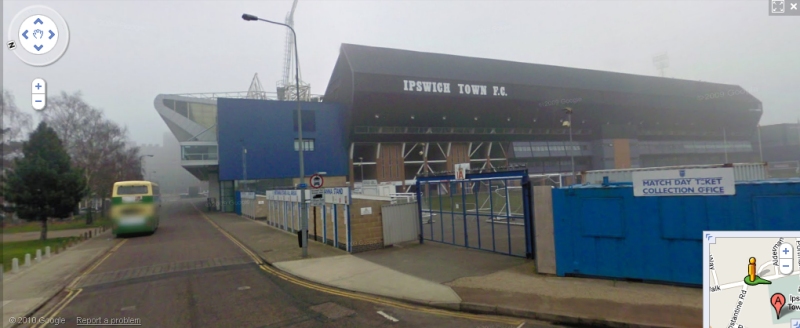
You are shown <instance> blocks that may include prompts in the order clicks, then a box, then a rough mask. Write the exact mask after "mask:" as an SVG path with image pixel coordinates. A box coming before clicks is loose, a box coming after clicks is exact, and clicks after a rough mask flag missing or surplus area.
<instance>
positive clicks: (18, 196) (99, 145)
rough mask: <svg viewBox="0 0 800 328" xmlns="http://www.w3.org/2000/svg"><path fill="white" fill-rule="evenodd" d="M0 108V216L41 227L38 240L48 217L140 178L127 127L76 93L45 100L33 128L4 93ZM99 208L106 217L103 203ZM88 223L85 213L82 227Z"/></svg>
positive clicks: (68, 213)
mask: <svg viewBox="0 0 800 328" xmlns="http://www.w3.org/2000/svg"><path fill="white" fill-rule="evenodd" d="M2 106H3V107H2V112H3V129H2V131H1V132H0V133H2V147H3V148H2V149H3V154H2V155H3V174H2V175H1V176H2V179H3V180H2V181H1V182H0V183H2V188H0V190H2V196H3V198H4V200H5V202H4V206H3V207H4V208H3V211H4V212H6V213H16V214H17V216H18V217H19V218H21V219H24V220H28V221H39V222H41V224H42V233H41V238H42V239H43V240H44V239H47V221H48V219H49V218H60V219H63V218H67V217H70V216H72V215H73V214H74V213H75V211H76V209H77V207H78V205H79V203H80V202H81V201H84V200H93V199H99V200H105V199H106V198H109V197H111V192H112V190H111V189H112V187H113V184H114V182H116V181H124V180H141V179H143V176H142V167H141V161H140V157H139V156H140V155H139V148H138V147H136V146H134V145H133V143H132V141H131V140H130V139H129V138H128V130H127V128H126V127H124V126H120V125H118V124H117V123H115V122H113V121H111V120H109V119H107V118H106V117H105V116H104V114H103V111H102V110H101V109H99V108H96V107H93V106H91V105H89V104H88V103H87V102H86V101H84V99H83V96H82V94H81V93H80V92H75V93H72V94H68V93H66V92H61V94H59V95H57V96H54V97H50V98H48V104H47V107H46V108H45V109H44V110H41V111H37V115H38V116H39V119H40V120H39V121H40V123H39V124H38V125H37V127H36V128H35V129H31V126H32V122H33V116H32V115H30V114H27V113H25V112H23V111H21V110H20V109H19V107H17V105H16V103H15V99H14V96H13V95H12V94H11V93H10V92H9V91H7V90H3V94H2ZM26 137H27V138H26ZM5 203H8V204H10V206H5ZM101 204H102V207H101V208H102V211H101V212H102V213H105V212H106V208H105V206H106V202H105V201H102V202H101ZM93 219H94V218H93V216H92V211H91V210H90V211H89V212H88V213H87V215H86V224H91V223H92V222H93Z"/></svg>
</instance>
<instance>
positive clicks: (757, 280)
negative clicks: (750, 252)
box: [744, 257, 772, 286]
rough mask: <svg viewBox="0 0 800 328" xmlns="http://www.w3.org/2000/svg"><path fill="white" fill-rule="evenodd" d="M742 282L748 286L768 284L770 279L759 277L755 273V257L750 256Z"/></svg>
mask: <svg viewBox="0 0 800 328" xmlns="http://www.w3.org/2000/svg"><path fill="white" fill-rule="evenodd" d="M744 283H745V284H748V285H750V286H755V285H762V284H764V285H769V284H771V283H772V281H769V280H767V279H764V278H761V277H759V276H757V275H756V258H755V257H751V258H750V264H748V265H747V275H746V276H745V277H744Z"/></svg>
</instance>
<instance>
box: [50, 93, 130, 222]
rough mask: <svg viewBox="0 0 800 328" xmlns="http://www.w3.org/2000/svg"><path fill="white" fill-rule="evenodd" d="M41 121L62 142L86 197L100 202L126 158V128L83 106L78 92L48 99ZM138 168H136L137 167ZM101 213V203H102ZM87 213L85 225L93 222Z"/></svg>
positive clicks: (107, 192) (107, 193) (84, 103)
mask: <svg viewBox="0 0 800 328" xmlns="http://www.w3.org/2000/svg"><path fill="white" fill-rule="evenodd" d="M49 102H50V104H49V105H48V110H47V111H42V112H41V113H42V119H43V120H44V121H45V122H47V123H48V124H49V125H50V126H51V127H53V129H54V130H55V131H56V133H57V134H58V135H59V137H60V138H61V139H62V140H63V141H64V145H65V148H66V149H67V152H68V153H69V154H70V156H71V157H72V161H73V163H74V165H75V167H77V168H80V169H81V170H83V172H84V175H85V176H84V177H85V179H86V183H87V188H88V189H89V190H88V193H87V194H88V195H90V196H92V197H97V198H100V199H101V200H104V199H105V198H107V197H109V196H110V194H111V186H112V185H113V183H114V181H118V180H116V179H117V178H119V177H118V174H117V173H116V172H119V171H120V170H122V166H123V165H130V163H126V161H127V158H126V157H125V156H121V155H120V154H127V149H128V144H129V143H128V141H127V129H126V128H124V127H120V126H119V125H117V124H116V123H114V122H112V121H109V120H107V119H106V118H105V117H104V115H103V112H102V111H101V110H100V109H97V108H94V107H92V106H90V105H89V104H87V103H86V102H85V101H84V100H83V98H82V95H81V93H80V92H76V93H73V94H71V95H70V94H67V93H66V92H62V93H61V94H60V95H59V96H57V97H54V98H53V99H51V100H49ZM137 167H138V165H137ZM102 204H103V210H104V212H105V202H102ZM91 213H92V212H91V211H89V215H88V216H87V219H86V220H87V224H90V223H91V222H92V220H93V218H92V215H91Z"/></svg>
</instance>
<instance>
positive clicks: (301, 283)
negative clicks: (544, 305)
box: [192, 204, 525, 327]
mask: <svg viewBox="0 0 800 328" xmlns="http://www.w3.org/2000/svg"><path fill="white" fill-rule="evenodd" d="M192 206H194V204H192ZM195 209H196V210H197V211H198V212H200V215H202V216H203V218H204V219H206V220H207V221H208V222H209V223H211V225H212V226H214V227H215V228H217V230H219V231H220V232H221V233H222V234H223V235H224V236H225V237H228V239H230V241H231V242H233V243H234V244H235V245H236V246H239V248H241V249H242V251H243V252H245V254H247V255H248V256H249V257H250V258H252V259H253V261H255V262H256V264H258V266H259V267H260V268H261V270H264V271H265V272H267V273H270V274H272V275H275V276H277V277H278V278H281V279H283V280H285V281H288V282H291V283H293V284H296V285H299V286H303V287H306V288H310V289H313V290H317V291H320V292H324V293H328V294H332V295H337V296H341V297H346V298H350V299H356V300H361V301H366V302H370V303H376V304H382V305H386V306H393V307H397V308H401V309H405V310H411V311H416V312H423V313H428V314H434V315H440V316H448V317H455V318H462V319H468V320H478V321H486V322H496V323H503V324H508V325H514V326H517V327H520V326H521V325H522V324H524V323H525V322H524V321H519V320H515V319H509V318H502V317H493V316H485V315H477V314H469V313H462V312H454V311H447V310H440V309H434V308H428V307H422V306H415V305H410V304H406V303H401V302H396V301H392V300H389V299H384V298H379V297H375V296H370V295H364V294H357V293H353V292H347V291H342V290H338V289H334V288H330V287H326V286H322V285H318V284H314V283H310V282H307V281H303V280H300V279H297V278H295V277H293V276H291V275H288V274H286V273H283V272H281V271H278V270H275V269H274V268H272V267H271V266H269V265H267V264H264V261H263V260H262V259H261V257H259V256H258V255H256V254H255V253H253V252H252V251H250V249H249V248H248V247H247V246H245V245H243V244H242V243H240V242H239V241H238V240H237V239H236V238H235V237H233V236H231V235H230V234H229V233H228V232H227V231H225V230H224V229H222V228H221V227H220V226H219V225H217V224H216V222H214V221H212V220H211V219H209V218H208V216H206V215H205V214H204V213H203V212H201V211H200V210H199V209H197V207H195Z"/></svg>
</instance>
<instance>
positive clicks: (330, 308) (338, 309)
mask: <svg viewBox="0 0 800 328" xmlns="http://www.w3.org/2000/svg"><path fill="white" fill-rule="evenodd" d="M310 309H311V310H314V311H316V312H319V313H320V314H322V315H324V316H326V317H327V318H328V319H331V320H336V319H339V318H343V317H347V316H351V315H353V314H355V313H356V312H355V311H353V310H350V309H348V308H346V307H344V306H341V305H339V304H336V303H333V302H328V303H322V304H319V305H314V306H312V307H311V308H310Z"/></svg>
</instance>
